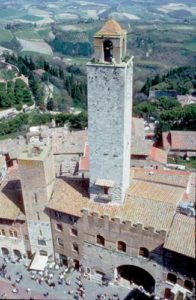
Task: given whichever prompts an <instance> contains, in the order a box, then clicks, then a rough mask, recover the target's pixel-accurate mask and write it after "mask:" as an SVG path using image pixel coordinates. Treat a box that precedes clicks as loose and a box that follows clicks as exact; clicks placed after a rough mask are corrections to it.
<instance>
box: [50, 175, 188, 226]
mask: <svg viewBox="0 0 196 300" xmlns="http://www.w3.org/2000/svg"><path fill="white" fill-rule="evenodd" d="M87 189H88V185H85V186H84V183H82V181H80V180H79V179H78V180H77V181H76V180H75V182H74V181H71V180H67V179H66V180H64V179H60V178H59V179H57V181H56V187H55V191H54V194H53V196H52V199H51V201H50V203H49V207H50V208H51V209H54V210H57V211H61V212H64V213H68V214H71V215H75V216H79V217H80V216H82V209H85V208H86V209H89V211H90V212H98V213H99V214H100V215H103V214H108V215H109V216H110V217H111V218H113V217H119V218H121V220H124V221H125V220H130V221H131V222H132V223H142V224H143V225H144V226H145V227H148V226H151V227H154V228H156V229H159V230H160V229H165V230H168V229H169V228H170V225H171V222H172V218H173V215H174V213H175V210H176V207H177V206H178V203H179V202H180V200H181V199H182V196H183V193H184V189H182V188H178V187H175V188H174V187H172V186H166V185H162V184H157V183H152V182H144V181H139V180H133V181H132V184H131V186H130V188H129V190H128V192H127V196H126V199H125V203H124V205H123V206H118V205H112V204H108V205H105V204H101V203H96V202H93V201H91V200H90V199H89V198H88V193H87Z"/></svg>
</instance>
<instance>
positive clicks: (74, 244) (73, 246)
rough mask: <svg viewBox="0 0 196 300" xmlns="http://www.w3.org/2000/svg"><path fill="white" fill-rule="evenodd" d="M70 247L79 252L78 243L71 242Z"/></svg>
mask: <svg viewBox="0 0 196 300" xmlns="http://www.w3.org/2000/svg"><path fill="white" fill-rule="evenodd" d="M72 248H73V251H74V252H77V253H79V248H78V245H77V244H76V243H73V244H72Z"/></svg>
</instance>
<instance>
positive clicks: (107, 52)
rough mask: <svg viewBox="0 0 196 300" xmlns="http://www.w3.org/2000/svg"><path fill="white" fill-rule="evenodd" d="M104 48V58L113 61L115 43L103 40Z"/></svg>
mask: <svg viewBox="0 0 196 300" xmlns="http://www.w3.org/2000/svg"><path fill="white" fill-rule="evenodd" d="M103 48H104V60H105V61H108V62H111V61H112V57H113V44H112V42H111V41H110V40H106V41H104V42H103Z"/></svg>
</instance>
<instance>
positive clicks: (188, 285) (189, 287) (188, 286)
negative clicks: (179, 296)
mask: <svg viewBox="0 0 196 300" xmlns="http://www.w3.org/2000/svg"><path fill="white" fill-rule="evenodd" d="M184 287H185V288H186V289H187V290H189V291H192V290H193V282H192V281H190V280H185V281H184Z"/></svg>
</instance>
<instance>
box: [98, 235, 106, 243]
mask: <svg viewBox="0 0 196 300" xmlns="http://www.w3.org/2000/svg"><path fill="white" fill-rule="evenodd" d="M97 244H99V245H101V246H104V245H105V239H104V237H103V236H101V235H99V234H98V235H97Z"/></svg>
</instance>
